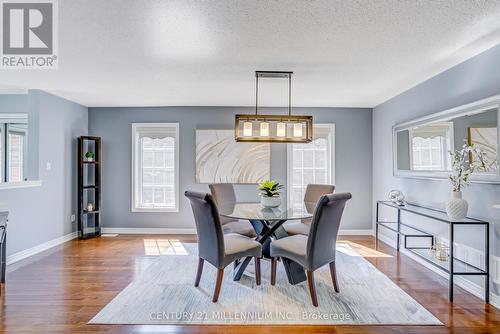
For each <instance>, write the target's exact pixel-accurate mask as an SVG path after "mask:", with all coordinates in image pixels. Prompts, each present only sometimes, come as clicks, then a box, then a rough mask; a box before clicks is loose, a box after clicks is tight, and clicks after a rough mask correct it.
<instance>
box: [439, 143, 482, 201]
mask: <svg viewBox="0 0 500 334" xmlns="http://www.w3.org/2000/svg"><path fill="white" fill-rule="evenodd" d="M449 153H450V156H451V171H452V173H451V174H450V175H448V179H449V180H450V182H451V184H452V187H453V191H454V192H460V191H461V190H462V188H465V187H466V186H468V185H469V184H470V176H471V174H472V173H474V171H476V170H477V169H480V168H485V167H486V165H485V159H484V158H485V155H486V153H484V152H483V151H481V149H479V148H477V147H474V144H472V145H469V144H464V145H463V146H462V149H461V150H455V151H449Z"/></svg>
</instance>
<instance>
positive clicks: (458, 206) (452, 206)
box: [446, 191, 469, 219]
mask: <svg viewBox="0 0 500 334" xmlns="http://www.w3.org/2000/svg"><path fill="white" fill-rule="evenodd" d="M468 209H469V204H467V201H466V200H464V199H462V192H461V191H453V192H452V193H451V198H450V200H449V201H448V202H447V203H446V213H447V214H448V216H449V217H450V218H452V219H463V218H465V217H466V216H467V210H468Z"/></svg>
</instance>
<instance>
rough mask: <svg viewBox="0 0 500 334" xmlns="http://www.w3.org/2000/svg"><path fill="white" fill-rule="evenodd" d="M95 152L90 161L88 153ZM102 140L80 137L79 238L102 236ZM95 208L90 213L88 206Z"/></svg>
mask: <svg viewBox="0 0 500 334" xmlns="http://www.w3.org/2000/svg"><path fill="white" fill-rule="evenodd" d="M89 151H90V152H93V153H94V159H93V160H92V161H88V159H87V158H85V154H86V152H89ZM101 157H102V154H101V138H100V137H92V136H81V137H78V238H79V239H89V238H95V237H99V236H100V235H101V214H100V208H101ZM89 203H92V204H93V205H94V208H93V209H92V210H91V211H88V210H87V208H88V204H89Z"/></svg>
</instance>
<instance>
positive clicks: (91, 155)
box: [85, 151, 94, 162]
mask: <svg viewBox="0 0 500 334" xmlns="http://www.w3.org/2000/svg"><path fill="white" fill-rule="evenodd" d="M85 159H87V161H88V162H92V161H94V152H90V151H89V152H87V153H85Z"/></svg>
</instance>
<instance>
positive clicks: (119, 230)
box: [101, 227, 373, 235]
mask: <svg viewBox="0 0 500 334" xmlns="http://www.w3.org/2000/svg"><path fill="white" fill-rule="evenodd" d="M101 231H102V233H112V234H196V229H194V228H168V227H156V228H148V227H103V228H102V229H101ZM339 235H373V231H372V230H339Z"/></svg>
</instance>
